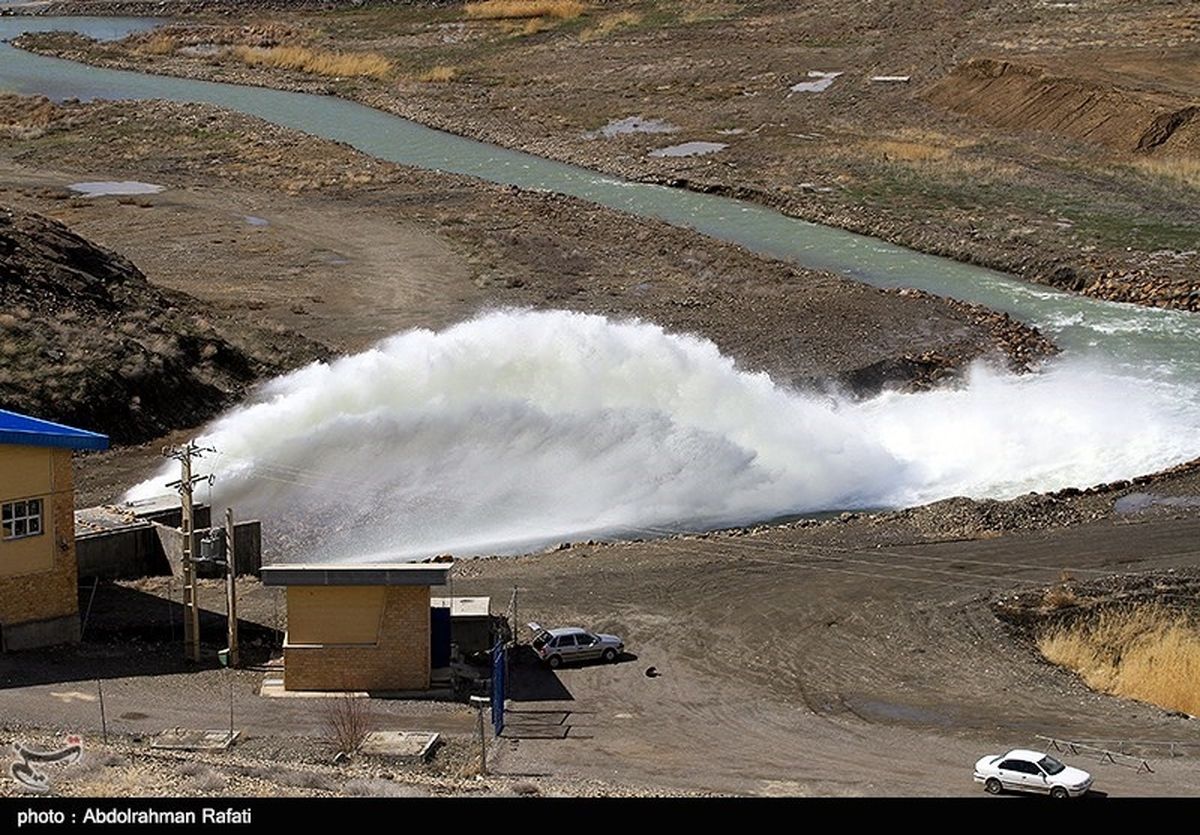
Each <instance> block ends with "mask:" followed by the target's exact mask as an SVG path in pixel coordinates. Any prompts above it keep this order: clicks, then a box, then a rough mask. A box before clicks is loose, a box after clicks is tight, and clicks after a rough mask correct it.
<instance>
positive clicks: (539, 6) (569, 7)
mask: <svg viewBox="0 0 1200 835" xmlns="http://www.w3.org/2000/svg"><path fill="white" fill-rule="evenodd" d="M463 8H464V11H466V13H467V17H468V18H469V19H471V20H512V19H514V18H528V17H552V18H555V19H557V20H574V19H575V18H577V17H579V16H580V15H581V14H583V12H584V10H585V9H586V8H587V6H585V5H584V4H583V3H580V2H579V0H482V2H478V3H467V4H466V6H464V7H463Z"/></svg>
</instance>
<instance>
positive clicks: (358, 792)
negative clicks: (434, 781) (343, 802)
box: [342, 777, 428, 797]
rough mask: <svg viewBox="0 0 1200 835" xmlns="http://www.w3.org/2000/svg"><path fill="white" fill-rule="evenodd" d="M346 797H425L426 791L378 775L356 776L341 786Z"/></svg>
mask: <svg viewBox="0 0 1200 835" xmlns="http://www.w3.org/2000/svg"><path fill="white" fill-rule="evenodd" d="M342 794H344V795H346V796H347V797H426V796H428V792H424V791H421V790H420V789H418V788H414V787H413V786H409V785H405V784H404V783H397V782H396V781H395V780H384V779H382V778H378V777H356V778H355V779H353V780H347V781H346V783H345V784H344V785H343V786H342Z"/></svg>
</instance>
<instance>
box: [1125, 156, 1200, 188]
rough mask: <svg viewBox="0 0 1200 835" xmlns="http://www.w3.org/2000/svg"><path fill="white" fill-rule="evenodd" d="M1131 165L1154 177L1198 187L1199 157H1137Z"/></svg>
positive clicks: (1199, 173) (1199, 176) (1199, 181)
mask: <svg viewBox="0 0 1200 835" xmlns="http://www.w3.org/2000/svg"><path fill="white" fill-rule="evenodd" d="M1133 166H1134V168H1136V169H1138V170H1139V171H1143V172H1145V173H1147V174H1150V175H1151V176H1154V177H1161V178H1163V179H1167V180H1174V181H1176V182H1179V183H1183V184H1184V185H1185V186H1192V187H1193V188H1200V159H1197V158H1195V157H1139V158H1138V159H1136V160H1134V163H1133Z"/></svg>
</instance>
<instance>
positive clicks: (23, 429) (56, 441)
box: [0, 409, 108, 449]
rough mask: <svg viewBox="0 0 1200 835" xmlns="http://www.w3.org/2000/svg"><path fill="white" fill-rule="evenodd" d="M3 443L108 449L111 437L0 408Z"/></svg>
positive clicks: (0, 432)
mask: <svg viewBox="0 0 1200 835" xmlns="http://www.w3.org/2000/svg"><path fill="white" fill-rule="evenodd" d="M0 444H17V445H20V446H47V447H60V448H63V449H108V436H107V435H101V434H100V433H98V432H88V431H87V430H85V429H76V428H75V427H73V426H64V425H63V424H61V423H52V422H51V421H48V420H41V419H40V418H35V417H29V416H28V415H22V414H18V413H17V412H9V411H5V410H4V409H0Z"/></svg>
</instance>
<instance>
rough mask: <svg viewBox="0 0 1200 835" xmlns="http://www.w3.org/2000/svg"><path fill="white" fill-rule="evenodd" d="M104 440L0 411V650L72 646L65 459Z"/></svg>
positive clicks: (74, 577)
mask: <svg viewBox="0 0 1200 835" xmlns="http://www.w3.org/2000/svg"><path fill="white" fill-rule="evenodd" d="M107 447H108V438H107V437H105V436H104V435H99V434H96V433H95V432H85V431H84V430H82V429H74V428H72V427H70V426H62V425H61V424H57V423H51V422H49V421H45V420H39V419H37V418H32V417H28V416H26V415H19V414H17V413H15V412H7V411H3V410H0V649H2V650H5V651H7V650H17V649H31V648H33V647H40V646H48V645H51V644H61V643H73V642H75V641H78V640H79V593H78V583H79V580H78V569H77V566H76V562H75V482H74V475H73V473H72V469H71V454H72V451H73V450H76V449H106V448H107Z"/></svg>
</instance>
